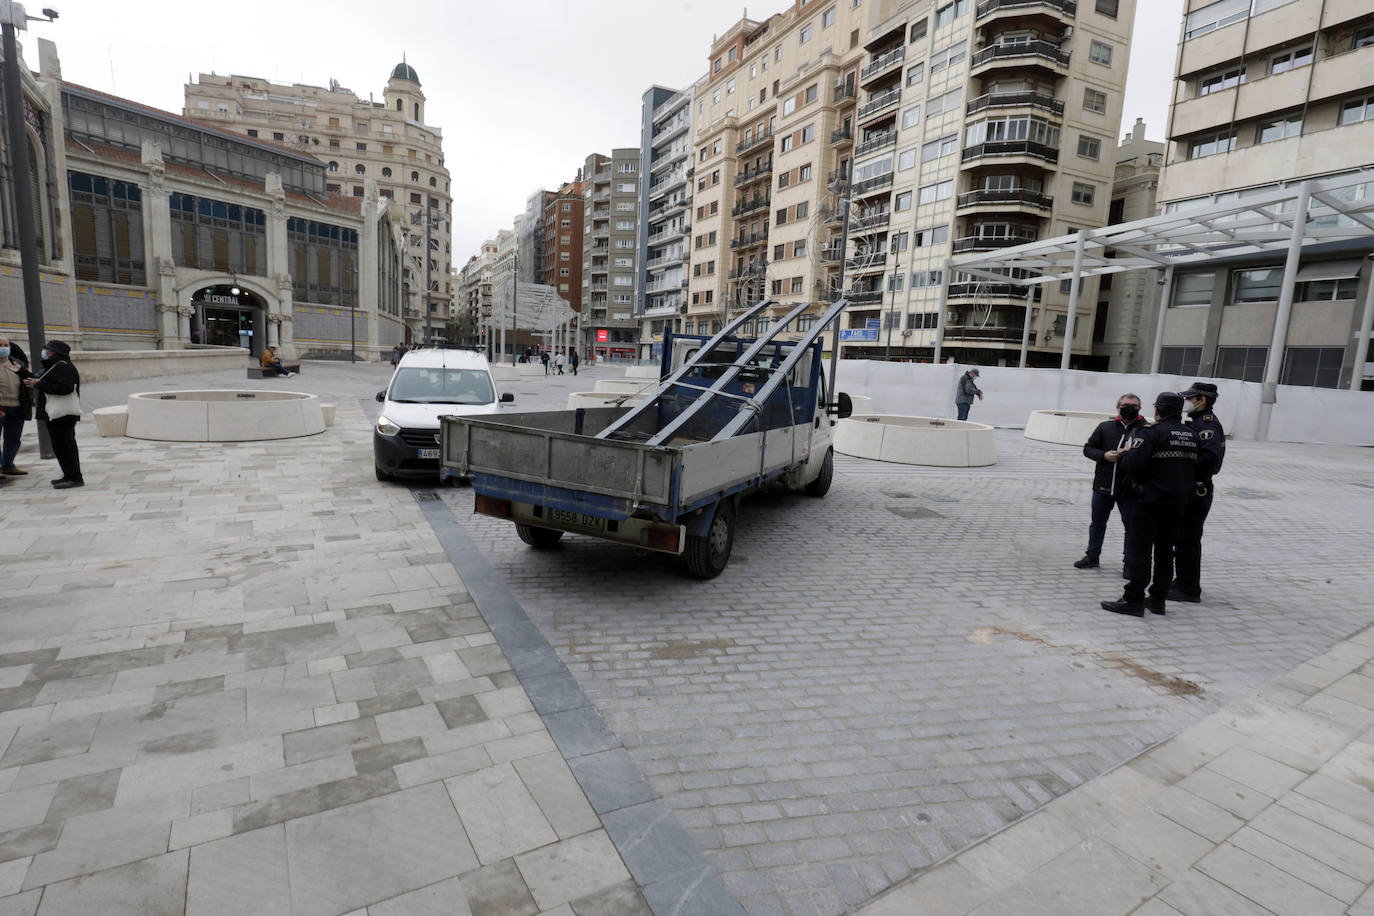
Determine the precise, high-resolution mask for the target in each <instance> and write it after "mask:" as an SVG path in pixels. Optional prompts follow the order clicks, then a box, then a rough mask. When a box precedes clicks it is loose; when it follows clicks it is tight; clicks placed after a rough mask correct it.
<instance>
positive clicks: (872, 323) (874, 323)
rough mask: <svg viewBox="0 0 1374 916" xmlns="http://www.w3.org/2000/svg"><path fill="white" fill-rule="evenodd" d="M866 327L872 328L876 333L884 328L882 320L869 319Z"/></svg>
mask: <svg viewBox="0 0 1374 916" xmlns="http://www.w3.org/2000/svg"><path fill="white" fill-rule="evenodd" d="M864 327H866V328H871V329H873V330H875V331H876V330H878V329H879V328H881V327H882V320H881V319H879V318H870V319H868V323H867V324H866V325H864Z"/></svg>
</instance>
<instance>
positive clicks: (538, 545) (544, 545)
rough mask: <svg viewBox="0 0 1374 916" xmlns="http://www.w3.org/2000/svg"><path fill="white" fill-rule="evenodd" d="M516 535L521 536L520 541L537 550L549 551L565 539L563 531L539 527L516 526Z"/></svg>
mask: <svg viewBox="0 0 1374 916" xmlns="http://www.w3.org/2000/svg"><path fill="white" fill-rule="evenodd" d="M515 533H516V534H518V535H520V540H522V541H524V542H525V543H526V544H529V545H530V546H531V547H533V548H534V549H535V550H549V549H551V548H552V547H553V546H554V545H555V544H557V543H558V541H559V539H560V538H561V537H563V532H561V531H557V530H555V529H553V528H540V527H539V526H538V525H516V526H515Z"/></svg>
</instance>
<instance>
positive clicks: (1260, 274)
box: [1228, 267, 1283, 378]
mask: <svg viewBox="0 0 1374 916" xmlns="http://www.w3.org/2000/svg"><path fill="white" fill-rule="evenodd" d="M1231 282H1232V290H1231V301H1232V302H1233V303H1235V302H1278V301H1279V287H1280V286H1281V285H1282V283H1283V269H1282V268H1280V267H1268V268H1264V269H1262V270H1240V271H1236V272H1235V273H1234V274H1232V277H1231ZM1234 377H1235V376H1228V378H1234Z"/></svg>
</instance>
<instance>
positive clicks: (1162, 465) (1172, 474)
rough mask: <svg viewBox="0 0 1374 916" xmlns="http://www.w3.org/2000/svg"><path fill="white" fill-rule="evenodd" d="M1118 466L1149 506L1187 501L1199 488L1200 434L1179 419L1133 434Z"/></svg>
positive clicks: (1167, 419) (1135, 430)
mask: <svg viewBox="0 0 1374 916" xmlns="http://www.w3.org/2000/svg"><path fill="white" fill-rule="evenodd" d="M1117 463H1119V464H1120V465H1121V466H1122V469H1123V470H1124V471H1125V472H1126V473H1127V474H1128V475H1129V476H1130V479H1131V481H1132V483H1133V484H1134V485H1135V486H1136V487H1137V488H1138V490H1139V492H1140V495H1141V498H1142V499H1144V501H1145V502H1147V503H1181V502H1185V501H1186V500H1187V499H1188V497H1189V496H1190V495H1192V493H1193V491H1194V489H1195V488H1196V486H1197V464H1198V447H1197V434H1196V433H1194V432H1193V430H1191V429H1189V428H1188V426H1187V425H1186V424H1184V423H1183V421H1182V420H1181V419H1180V418H1178V417H1166V418H1165V419H1163V420H1160V421H1159V422H1158V423H1156V424H1155V425H1154V426H1144V427H1141V428H1139V429H1134V430H1132V431H1131V447H1130V448H1129V449H1128V450H1127V451H1125V452H1123V453H1122V454H1121V457H1120V458H1118V459H1117Z"/></svg>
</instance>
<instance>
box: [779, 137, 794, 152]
mask: <svg viewBox="0 0 1374 916" xmlns="http://www.w3.org/2000/svg"><path fill="white" fill-rule="evenodd" d="M791 149H792V135H791V134H788V135H787V136H785V137H783V138H782V142H781V143H780V144H778V150H779V151H780V152H784V153H785V152H788V151H789V150H791Z"/></svg>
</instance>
